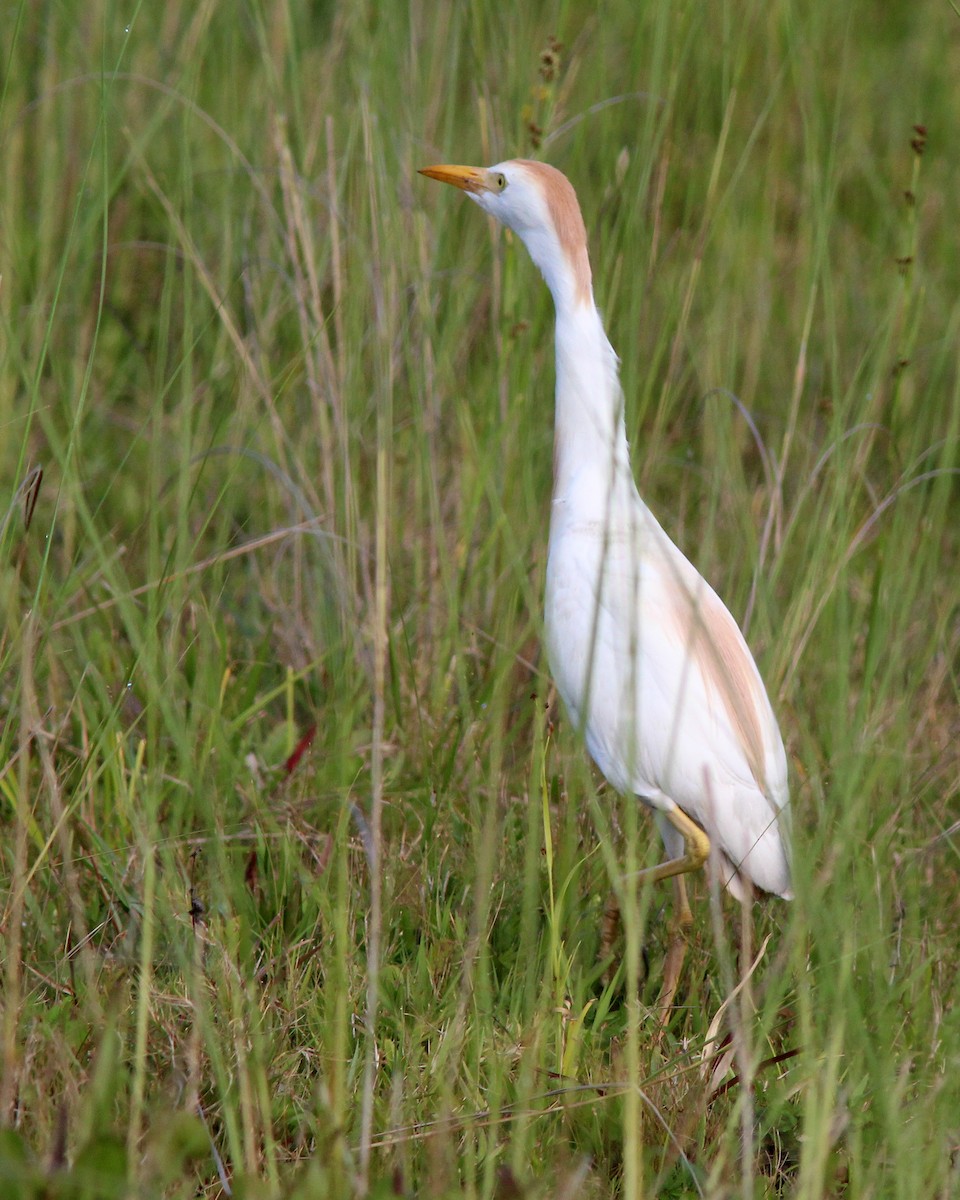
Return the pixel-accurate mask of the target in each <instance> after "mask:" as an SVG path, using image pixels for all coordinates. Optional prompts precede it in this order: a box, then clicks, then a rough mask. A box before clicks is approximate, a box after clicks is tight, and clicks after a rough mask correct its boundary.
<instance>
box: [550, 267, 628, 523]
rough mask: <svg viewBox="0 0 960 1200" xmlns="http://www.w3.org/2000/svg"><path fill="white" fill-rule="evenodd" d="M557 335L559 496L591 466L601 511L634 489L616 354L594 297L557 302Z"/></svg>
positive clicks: (556, 482)
mask: <svg viewBox="0 0 960 1200" xmlns="http://www.w3.org/2000/svg"><path fill="white" fill-rule="evenodd" d="M551 290H553V289H551ZM554 299H555V300H556V299H557V296H556V293H554ZM556 337H557V343H556V353H557V396H556V416H555V425H554V461H553V466H554V480H553V487H554V499H555V500H563V499H565V498H566V496H567V494H568V492H569V490H570V487H571V485H572V483H573V481H574V478H575V477H576V476H578V475H579V474H580V473H581V472H584V471H588V472H589V473H590V474H591V476H594V477H595V481H596V487H595V490H596V504H597V510H598V514H599V513H602V512H603V511H605V510H606V509H607V506H609V504H610V502H611V498H612V496H614V495H615V494H619V492H620V489H621V488H623V487H627V488H628V490H629V491H631V492H632V491H633V476H632V474H631V471H630V452H629V447H628V445H627V433H626V427H625V425H624V419H623V393H622V391H621V390H620V379H619V374H618V369H617V368H618V361H617V356H616V354H615V353H614V350H613V347H612V346H611V345H610V343H609V341H608V340H607V335H606V333H605V332H604V328H603V322H602V321H601V319H600V314H599V313H598V312H597V308H596V305H595V304H594V303H593V300H592V298H591V299H590V301H589V302H588V303H579V304H562V303H558V304H557V335H556ZM604 485H605V486H604ZM611 485H614V489H615V491H614V492H613V493H612V492H611V490H610V489H611ZM589 490H590V489H588V491H589ZM589 498H590V497H589V496H588V497H586V499H589ZM583 499H584V497H581V501H582V500H583Z"/></svg>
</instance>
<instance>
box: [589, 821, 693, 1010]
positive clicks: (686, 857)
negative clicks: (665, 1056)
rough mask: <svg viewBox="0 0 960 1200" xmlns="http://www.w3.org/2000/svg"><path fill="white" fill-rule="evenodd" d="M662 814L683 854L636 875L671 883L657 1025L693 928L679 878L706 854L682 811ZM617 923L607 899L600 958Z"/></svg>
mask: <svg viewBox="0 0 960 1200" xmlns="http://www.w3.org/2000/svg"><path fill="white" fill-rule="evenodd" d="M663 815H664V816H665V817H666V819H667V820H668V821H669V822H670V824H671V825H672V826H673V827H674V829H676V831H677V832H678V833H679V834H680V836H681V837H682V838H683V848H684V853H683V854H682V855H681V856H680V858H672V859H670V860H669V861H668V862H665V863H660V864H659V865H658V866H656V867H650V868H648V869H647V870H645V871H641V872H640V873H639V878H640V879H643V880H646V879H649V880H651V881H652V882H655V883H656V882H659V881H660V880H661V879H673V880H674V893H675V898H676V915H675V917H674V929H673V935H672V937H671V940H670V945H669V946H668V947H667V954H666V957H665V959H664V962H663V984H662V986H661V988H660V996H659V999H658V1001H657V1007H658V1008H659V1010H660V1023H661V1025H664V1024H666V1020H667V1017H668V1016H669V1013H670V1009H671V1006H672V1005H673V998H674V996H675V995H676V993H677V986H678V985H679V983H680V972H681V970H682V969H683V962H684V959H685V958H686V954H687V933H688V932H689V930H690V927H691V926H692V925H693V913H692V912H691V911H690V902H689V900H688V899H687V887H686V882H685V880H684V878H683V877H684V875H686V874H688V873H689V872H691V871H697V870H699V868H700V867H702V866H703V864H704V863H705V862H706V861H707V857H708V855H709V854H710V839H709V838H708V837H707V835H706V834H705V833H704V832H703V830H702V829H701V828H700V826H699V825H698V824H697V823H696V822H695V821H692V820H691V819H690V818H689V817H688V816H687V814H686V813H685V812H683V811H682V810H681V809H679V808H674V809H670V810H668V811H667V812H665V813H664V814H663ZM620 924H621V922H620V906H619V904H618V903H617V898H616V896H611V897H610V899H609V900H608V901H607V905H606V908H605V909H604V913H603V924H602V926H601V933H600V954H601V957H602V958H608V957H610V956H611V955H612V952H613V943H614V941H615V939H616V937H617V934H618V933H619V932H620Z"/></svg>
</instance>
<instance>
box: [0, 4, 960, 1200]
mask: <svg viewBox="0 0 960 1200" xmlns="http://www.w3.org/2000/svg"><path fill="white" fill-rule="evenodd" d="M551 38H555V39H558V40H559V42H560V43H561V45H560V47H559V49H557V47H556V45H555V44H554V43H553V42H552V41H551ZM5 41H6V45H5V47H4V51H3V53H4V71H3V83H2V89H0V146H2V154H0V170H2V172H3V178H2V186H0V206H2V207H0V274H2V281H0V319H2V323H3V330H2V337H0V519H2V525H0V606H2V614H3V620H2V625H0V707H2V712H3V716H4V720H3V725H2V730H0V825H2V841H0V845H2V876H0V882H2V894H3V895H2V909H0V914H2V915H0V919H2V937H3V966H2V972H3V983H2V997H3V1002H2V1015H0V1062H2V1077H0V1114H2V1116H0V1121H2V1125H3V1129H2V1131H0V1179H2V1180H3V1192H4V1195H11V1196H30V1197H35V1196H41V1195H43V1196H53V1197H67V1196H69V1197H75V1196H88V1195H89V1196H98V1197H104V1196H112V1195H117V1196H120V1195H138V1196H148V1197H149V1196H161V1195H163V1196H194V1195H203V1196H207V1195H209V1196H218V1195H227V1194H233V1195H237V1196H239V1195H251V1196H253V1195H256V1196H278V1197H290V1198H291V1200H292V1198H294V1197H298V1198H299V1197H311V1196H318V1197H319V1196H324V1197H334V1198H335V1197H353V1196H359V1195H363V1194H371V1195H380V1196H384V1195H414V1194H415V1195H424V1196H438V1197H439V1196H454V1195H455V1196H460V1195H464V1196H476V1197H495V1196H496V1197H508V1196H518V1195H519V1196H522V1197H543V1196H556V1197H563V1196H574V1195H577V1196H597V1197H600V1196H603V1197H606V1196H609V1195H612V1194H615V1195H624V1196H629V1197H637V1196H641V1195H647V1196H652V1195H660V1196H688V1195H704V1196H711V1197H722V1196H728V1195H731V1196H732V1195H737V1196H746V1195H750V1196H757V1197H759V1196H791V1197H798V1198H805V1197H819V1196H844V1197H850V1198H859V1197H873V1196H903V1197H911V1198H912V1197H915V1196H917V1195H925V1196H943V1197H946V1196H949V1195H952V1194H955V1193H956V1190H957V1187H958V1170H960V1167H958V1162H960V1119H958V1117H957V1113H960V1089H958V1082H957V1081H958V1079H960V1025H958V1016H957V1011H956V1006H955V1005H954V1003H953V1000H954V997H955V995H956V990H957V986H958V964H960V954H958V950H957V943H956V932H955V931H956V928H957V925H958V923H960V892H958V874H960V872H958V835H957V830H956V823H957V819H958V783H957V781H958V776H960V772H958V767H960V753H958V749H957V747H958V745H960V736H958V735H960V725H958V718H957V693H958V671H960V623H958V618H960V609H958V589H957V583H956V579H957V574H958V569H960V489H958V436H960V374H958V369H957V345H958V341H960V302H958V296H960V259H958V256H957V254H956V245H955V230H956V221H955V219H954V215H953V207H954V198H955V197H956V195H957V194H958V190H960V167H958V163H960V155H958V153H957V150H958V146H957V140H956V136H955V127H956V120H955V113H956V109H957V102H958V96H957V87H956V79H957V78H958V67H960V62H958V59H960V20H958V18H957V15H956V14H955V12H954V11H953V10H952V9H951V7H950V5H949V4H942V5H940V4H934V3H928V4H926V5H918V6H914V7H913V8H910V7H909V6H890V5H886V4H882V3H878V2H873V3H869V2H867V0H858V3H856V4H855V5H852V6H843V5H837V4H827V3H823V2H822V0H821V2H817V3H807V4H798V3H795V2H794V0H775V2H774V3H765V4H759V3H755V2H754V0H748V2H747V3H746V4H745V5H744V4H739V5H732V4H719V5H711V6H706V7H701V8H697V9H694V8H688V7H684V6H676V5H667V4H661V3H651V4H649V5H644V6H641V8H640V9H639V12H638V6H636V5H632V4H626V3H620V4H611V5H608V6H605V7H604V9H603V11H602V12H601V13H600V14H599V15H597V14H596V13H595V12H594V10H593V8H592V6H589V5H579V4H573V3H553V4H549V5H546V6H542V7H541V8H540V9H539V10H538V9H537V8H536V6H533V7H532V8H531V9H529V10H528V11H527V12H526V13H525V14H516V15H515V16H514V15H513V14H509V15H505V13H504V11H503V9H502V7H501V8H497V7H495V6H492V5H484V4H476V5H473V6H470V7H469V8H468V7H467V6H455V5H449V6H441V7H440V8H439V9H438V10H435V9H434V8H431V7H429V6H425V5H420V4H411V5H409V6H400V5H394V6H374V5H366V6H364V5H360V4H357V5H349V6H346V5H344V6H337V5H334V4H329V3H317V4H312V5H308V4H292V3H288V4H284V3H273V4H259V5H256V4H250V5H245V6H230V5H218V4H216V3H212V2H210V3H203V4H200V5H184V4H179V3H168V4H166V5H162V6H159V5H157V6H153V5H139V6H134V7H133V8H132V9H131V8H130V7H129V6H127V7H126V8H123V7H118V6H116V5H114V4H112V3H110V2H109V0H104V2H103V3H99V4H93V5H86V6H84V7H82V8H81V7H80V6H79V5H76V4H73V3H69V2H66V3H62V4H60V5H41V6H36V5H27V4H21V5H20V6H19V8H17V9H16V10H15V12H14V15H13V18H11V19H10V20H9V21H8V22H7V35H6V39H5ZM544 55H545V56H546V57H544ZM917 126H923V127H924V130H923V131H921V130H919V129H917V128H915V127H917ZM515 154H527V155H529V154H539V155H541V156H543V157H545V158H547V159H548V160H549V161H551V162H553V163H554V164H556V165H557V166H559V167H561V168H562V169H563V170H565V171H566V172H567V173H568V174H569V175H570V177H571V178H572V179H573V180H574V182H575V184H576V186H577V188H578V191H579V194H580V197H581V201H582V204H583V208H584V213H585V217H586V220H587V224H588V228H589V229H590V231H591V250H592V256H593V260H594V269H595V276H596V281H597V292H598V298H599V300H600V303H601V306H602V307H603V309H604V311H605V313H606V314H607V321H608V326H609V332H610V335H611V340H612V341H613V343H614V345H615V346H616V347H617V348H618V350H619V352H620V354H621V357H622V360H623V379H624V386H625V390H626V394H627V398H628V401H627V402H628V422H629V427H630V431H631V440H632V444H633V447H634V459H635V470H636V473H637V477H638V480H639V482H640V484H641V487H642V490H643V492H644V494H645V495H646V497H647V498H648V500H649V501H650V503H651V504H652V505H653V506H654V508H655V510H656V511H657V512H658V514H659V515H660V516H661V517H662V519H663V521H664V523H665V525H666V527H667V529H668V531H669V532H670V533H671V535H672V536H673V537H674V538H675V539H676V540H677V541H678V542H679V543H680V544H681V545H682V546H683V547H685V548H686V549H687V550H688V551H689V552H690V553H691V555H692V557H693V558H694V560H695V561H696V563H697V565H698V566H699V567H700V568H701V570H702V571H703V572H704V573H705V574H706V575H707V576H708V577H709V578H710V579H711V580H712V581H713V582H714V583H715V584H716V585H717V586H718V588H719V590H720V591H721V593H722V594H723V595H724V597H725V598H726V599H727V601H728V603H729V604H730V607H731V609H732V610H733V612H734V613H735V614H736V615H737V616H738V618H741V619H743V620H744V622H745V624H746V626H747V628H748V634H749V640H750V642H751V645H752V646H753V647H754V650H755V652H756V653H757V656H758V659H759V661H760V662H761V665H762V670H763V673H764V675H765V678H766V680H767V681H768V685H769V688H770V692H771V695H772V697H773V699H774V704H775V707H776V709H777V711H778V713H779V715H780V718H781V724H782V727H783V730H784V733H785V737H786V740H787V743H788V751H789V754H790V758H791V764H792V778H793V795H794V812H795V818H794V820H795V827H796V891H797V899H796V901H795V902H794V903H793V904H791V905H789V906H786V905H783V904H781V903H778V902H770V903H768V904H764V905H762V906H757V907H756V909H755V910H753V911H748V912H744V913H741V912H740V911H739V909H738V907H737V906H736V905H735V904H733V903H732V902H731V901H730V900H729V899H728V898H726V899H721V898H719V897H712V898H711V897H710V896H709V895H708V892H707V889H706V887H705V885H704V884H703V883H701V884H700V885H699V886H698V888H697V896H696V912H697V925H696V930H695V934H694V939H693V944H692V945H691V948H690V953H689V955H688V960H687V965H686V968H685V973H684V977H683V981H682V983H681V990H680V993H679V994H678V999H677V1008H676V1010H675V1012H674V1013H673V1015H672V1017H671V1020H670V1022H669V1025H668V1027H667V1029H666V1031H665V1033H664V1034H663V1035H662V1036H660V1035H658V1033H657V1021H656V1015H655V1013H654V1012H653V1011H652V1010H651V1008H650V1007H649V1005H651V1004H652V1003H653V1001H654V999H655V996H656V993H657V987H658V982H659V972H660V966H661V961H662V954H663V949H664V942H665V938H666V930H667V924H668V920H669V907H667V909H666V910H665V909H664V907H663V906H664V905H668V896H667V894H666V892H665V891H662V892H661V890H657V891H656V892H655V893H653V894H648V895H644V896H642V897H640V898H639V900H638V902H637V904H636V905H632V906H629V907H628V909H627V913H626V916H627V921H626V942H625V948H624V950H625V961H626V963H627V964H628V967H629V968H630V969H629V970H628V971H627V972H626V977H627V979H633V978H634V977H635V975H636V974H637V968H638V967H639V964H640V963H641V960H642V958H643V957H644V956H645V958H646V960H647V961H648V964H649V970H648V972H647V975H646V978H645V979H641V981H640V982H639V983H638V984H637V985H632V984H628V985H624V984H623V981H622V977H621V979H620V981H619V982H617V983H615V984H614V985H612V986H606V985H605V983H604V979H603V976H602V964H600V963H598V958H597V952H598V943H599V924H600V918H601V914H602V910H603V905H604V902H605V899H606V897H607V895H608V892H609V889H610V887H611V886H612V885H613V884H616V885H617V886H621V885H620V879H621V875H622V872H623V870H624V868H625V866H626V865H627V864H631V863H636V862H643V861H645V860H647V859H649V858H650V857H651V856H653V855H655V854H656V853H657V846H656V838H655V836H654V833H653V831H652V824H651V822H650V821H649V819H648V818H647V817H646V816H645V815H644V813H643V812H642V811H641V810H640V809H639V808H638V806H637V805H636V804H634V803H632V802H629V801H626V800H624V799H622V798H618V797H616V796H614V795H612V794H611V793H610V791H609V789H605V788H604V787H603V785H602V781H601V780H600V779H599V778H598V777H597V776H596V774H595V773H594V772H593V771H592V769H591V768H590V766H589V764H588V763H587V761H586V756H585V753H584V751H583V749H582V747H581V746H579V745H578V744H577V740H576V738H575V736H574V734H573V732H572V731H571V729H570V728H569V726H568V723H567V721H566V719H565V716H564V714H563V713H562V712H561V711H560V710H559V708H558V706H557V704H556V702H555V700H554V698H553V696H552V694H551V690H550V684H549V680H548V678H547V677H546V675H545V670H544V665H543V661H542V656H541V653H540V650H539V634H540V615H539V614H540V597H541V591H542V574H543V568H544V549H545V530H546V522H547V514H548V501H549V489H550V437H551V430H550V415H551V399H552V342H551V335H552V328H551V319H552V314H551V310H550V303H549V297H548V295H547V293H546V291H545V289H544V288H543V286H542V284H541V282H540V280H539V279H538V278H537V276H536V273H535V271H534V269H533V268H532V267H531V265H530V263H529V261H528V260H527V258H526V256H525V253H524V251H523V249H522V247H521V246H519V245H518V244H517V243H516V242H515V241H512V240H510V239H509V238H505V237H503V236H502V235H500V234H497V233H495V232H494V231H492V230H490V229H489V228H488V227H487V226H486V224H485V223H484V221H483V219H482V218H481V216H480V215H479V214H478V213H477V212H476V211H475V210H474V209H473V208H472V207H471V206H468V205H467V204H465V203H463V202H462V201H460V198H458V197H457V196H455V195H454V194H453V193H452V192H451V193H450V194H443V193H442V190H441V189H439V188H434V187H432V186H431V185H428V184H426V183H425V182H423V181H421V180H419V178H418V177H417V176H416V167H417V166H421V165H425V164H427V163H429V162H434V161H444V160H447V161H451V160H452V161H458V160H460V161H467V162H471V161H479V162H493V161H496V160H497V159H499V158H501V157H507V156H510V155H515ZM641 946H642V947H643V954H641ZM754 959H756V965H755V969H754V970H753V971H752V973H751V972H750V970H749V967H750V964H751V963H752V962H753V960H754ZM721 1038H724V1039H727V1040H725V1041H723V1043H722V1045H721V1046H720V1050H721V1051H722V1054H723V1057H722V1058H721V1057H719V1051H718V1050H717V1047H718V1039H721Z"/></svg>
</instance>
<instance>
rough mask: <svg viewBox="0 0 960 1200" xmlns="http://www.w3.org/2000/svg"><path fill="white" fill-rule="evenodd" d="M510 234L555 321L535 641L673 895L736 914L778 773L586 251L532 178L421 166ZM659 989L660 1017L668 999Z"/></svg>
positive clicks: (783, 858) (557, 177)
mask: <svg viewBox="0 0 960 1200" xmlns="http://www.w3.org/2000/svg"><path fill="white" fill-rule="evenodd" d="M421 174H423V175H426V176H428V177H429V178H431V179H436V180H439V181H440V182H441V183H449V184H452V185H453V186H454V187H457V188H460V189H461V190H462V191H464V192H465V193H466V194H467V195H468V196H469V197H470V199H471V200H473V201H474V202H475V203H476V204H478V205H479V206H480V208H482V209H483V211H484V212H486V213H489V214H490V215H491V216H493V217H496V219H497V220H498V221H500V222H502V224H504V225H506V226H508V227H509V228H510V229H512V230H513V231H514V232H515V233H516V234H517V235H518V237H520V239H521V240H522V241H523V242H524V244H525V245H526V247H527V250H528V251H529V252H530V256H531V258H532V259H533V261H534V263H535V264H536V265H537V267H538V268H539V269H540V271H541V273H542V275H543V278H544V280H545V281H546V284H547V287H548V288H549V289H550V292H551V294H552V295H553V301H554V305H555V307H556V412H555V427H554V458H553V464H554V478H553V504H552V507H551V514H550V540H549V551H548V556H547V579H546V613H545V621H544V628H545V641H546V649H547V656H548V658H549V661H550V668H551V671H552V673H553V678H554V680H555V682H556V685H557V689H558V691H559V692H560V695H561V696H562V697H563V700H564V703H565V705H566V707H567V709H568V710H569V712H570V716H571V717H572V719H573V722H574V724H575V725H576V726H577V728H578V729H579V730H580V731H581V732H582V734H583V736H584V738H585V740H586V743H587V748H588V749H589V751H590V754H591V755H592V757H593V759H594V760H595V762H596V763H597V765H598V766H599V768H600V770H601V771H602V772H603V774H604V775H605V776H606V778H607V779H608V780H609V782H610V783H611V784H612V785H613V786H614V787H615V788H617V790H618V791H620V792H622V793H625V794H633V795H635V796H638V797H639V798H640V799H641V800H642V801H643V802H644V803H645V804H647V805H648V806H649V807H650V808H652V809H653V810H654V813H655V815H656V820H657V824H658V826H659V829H660V833H661V836H662V838H663V842H664V847H665V850H666V854H667V861H666V862H663V863H661V864H660V865H659V866H656V867H653V868H652V869H650V870H649V871H647V872H644V876H645V877H646V878H651V879H653V880H660V879H665V878H668V877H676V880H677V899H678V910H679V911H678V925H679V931H680V932H679V940H680V941H681V943H682V944H685V943H683V931H684V930H685V929H686V927H688V926H689V925H690V923H691V921H692V917H691V914H690V908H689V905H688V903H687V899H686V891H685V888H684V886H683V876H684V874H685V873H687V872H690V871H694V870H696V869H697V868H699V867H701V866H702V865H703V864H704V863H707V862H709V864H710V867H711V869H713V870H715V871H716V872H717V874H718V875H719V878H720V880H721V881H722V882H723V883H724V884H725V885H726V886H727V887H728V888H729V890H730V891H731V892H732V893H733V894H734V895H735V896H737V897H739V898H741V899H743V898H746V897H747V896H748V895H749V894H750V893H751V891H752V888H751V886H750V885H751V884H755V885H757V886H758V887H759V888H761V889H763V890H764V891H767V892H772V893H774V894H776V895H778V896H782V897H783V898H784V899H789V898H790V897H791V895H792V893H791V884H790V849H789V830H788V820H789V809H788V801H789V797H788V790H787V760H786V755H785V753H784V749H783V741H782V739H781V737H780V731H779V729H778V727H777V721H776V718H775V717H774V715H773V710H772V708H771V707H770V701H769V699H768V698H767V693H766V690H765V689H764V686H763V681H762V680H761V678H760V673H759V671H758V670H757V667H756V664H755V663H754V660H753V657H752V655H751V653H750V650H749V649H748V647H747V644H746V642H745V641H744V638H743V634H742V633H741V632H740V629H739V627H738V626H737V623H736V621H734V619H733V617H732V616H731V615H730V613H729V612H728V611H727V609H726V607H725V606H724V604H723V602H722V600H720V598H719V597H718V596H717V594H716V592H715V591H714V590H713V588H712V587H710V585H709V584H708V583H707V582H706V580H705V579H704V578H703V577H702V576H701V575H700V574H699V572H698V571H697V570H696V568H695V567H694V566H693V565H692V564H691V563H690V562H689V560H688V559H687V558H686V557H685V556H684V555H683V554H682V553H681V551H680V550H679V549H678V548H677V547H676V546H675V545H674V544H673V542H672V541H671V540H670V538H669V537H668V536H667V534H666V533H665V532H664V531H663V529H662V528H661V527H660V524H659V522H658V521H657V519H656V518H655V517H654V515H653V513H651V511H650V509H649V508H648V507H647V506H646V504H644V502H643V500H642V499H641V498H640V494H639V493H638V491H637V488H636V484H635V483H634V479H633V474H632V471H631V468H630V457H629V448H628V445H627V436H626V428H625V425H624V412H623V393H622V391H621V388H620V381H619V374H618V359H617V356H616V354H615V353H614V350H613V348H612V347H611V345H610V343H609V341H608V340H607V336H606V333H605V332H604V328H603V322H602V321H601V318H600V314H599V312H598V311H597V306H596V304H595V303H594V298H593V285H592V278H591V271H590V260H589V257H588V253H587V233H586V229H585V227H584V223H583V217H582V216H581V213H580V206H579V204H578V202H577V197H576V193H575V192H574V190H573V187H572V186H571V184H570V182H569V180H568V179H567V178H566V176H564V175H562V174H561V173H560V172H559V171H557V170H556V169H555V168H553V167H550V166H547V165H546V164H544V163H538V162H530V161H527V160H521V159H518V160H514V161H511V162H503V163H499V164H498V165H497V166H494V167H489V168H480V167H462V166H436V167H427V168H425V169H424V170H423V171H421ZM682 958H683V950H682V949H681V950H680V954H679V961H677V960H676V956H674V967H673V970H674V977H673V978H672V979H670V980H668V979H667V978H666V973H667V969H669V960H670V956H668V968H665V979H664V991H665V992H666V993H667V994H668V999H667V1001H666V1004H667V1005H669V1003H670V1001H671V1000H672V996H673V992H674V990H675V988H676V975H678V974H679V969H680V963H682Z"/></svg>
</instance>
